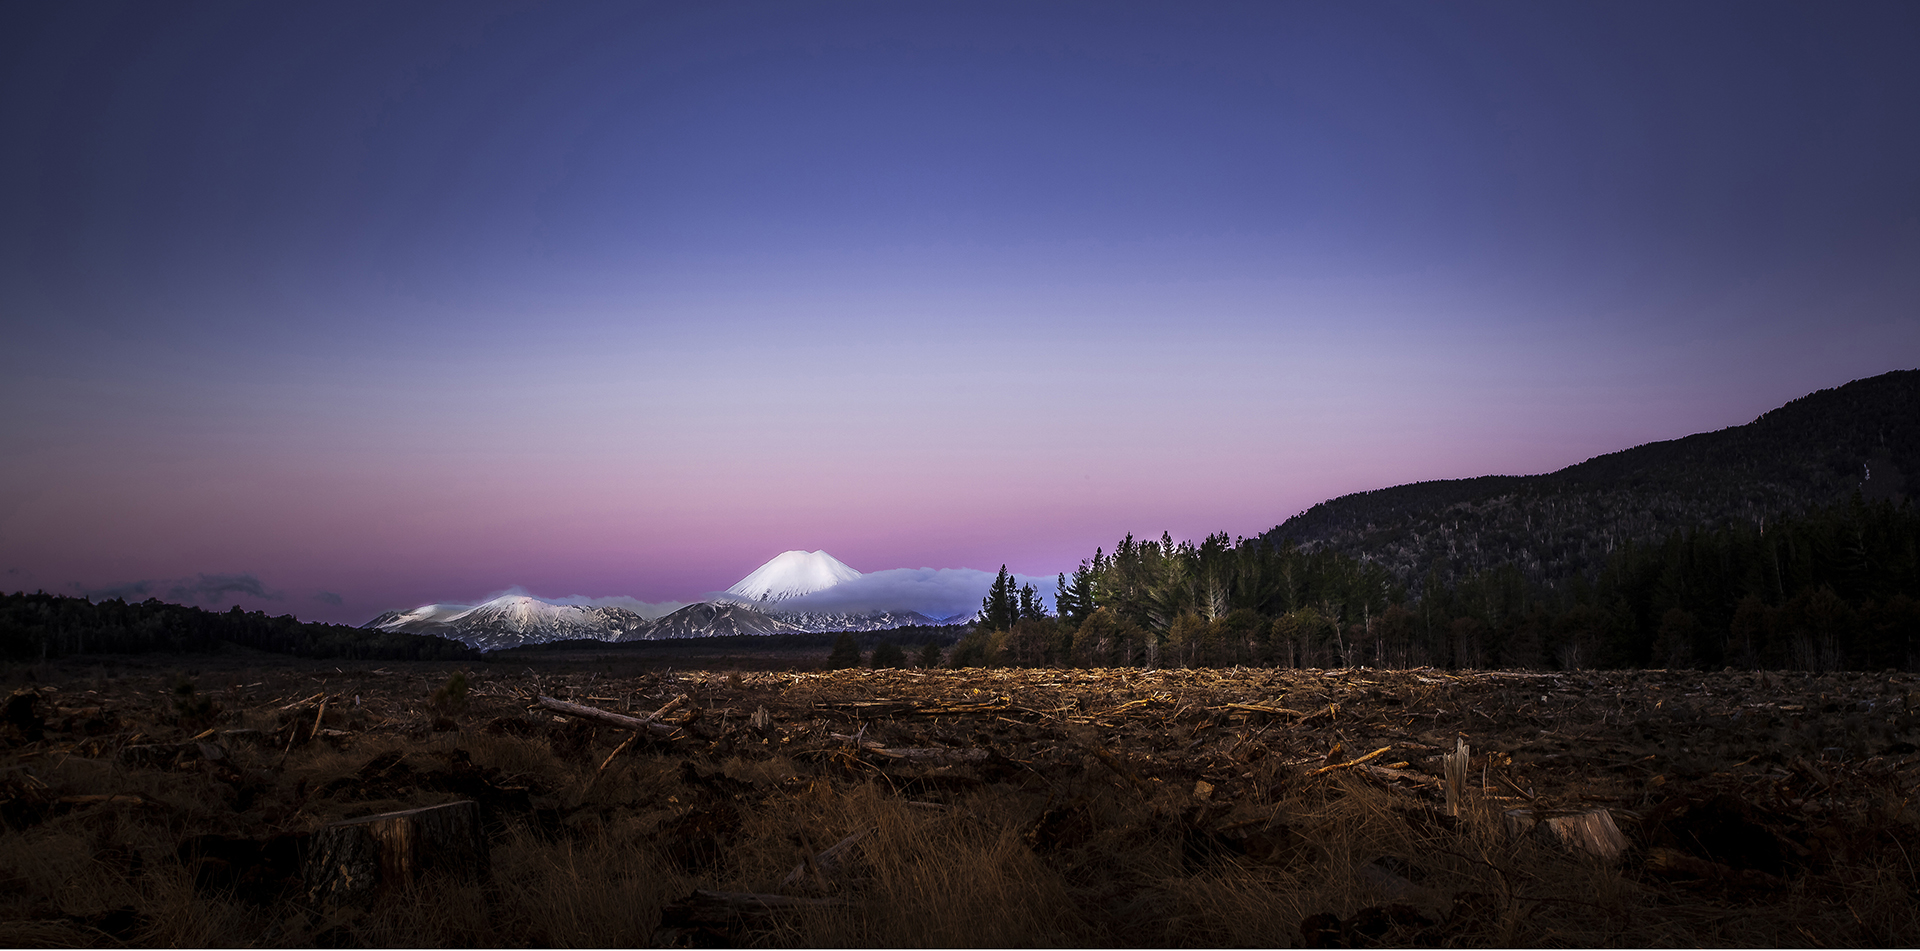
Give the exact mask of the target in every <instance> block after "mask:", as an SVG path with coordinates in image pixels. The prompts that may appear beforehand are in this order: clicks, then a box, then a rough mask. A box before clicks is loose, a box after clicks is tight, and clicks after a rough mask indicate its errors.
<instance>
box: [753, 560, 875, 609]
mask: <svg viewBox="0 0 1920 951" xmlns="http://www.w3.org/2000/svg"><path fill="white" fill-rule="evenodd" d="M858 577H860V572H858V571H855V570H853V569H852V568H849V567H847V565H846V564H845V563H844V562H842V561H840V559H838V558H835V557H833V556H832V555H829V554H827V553H826V552H824V551H816V552H812V553H808V552H804V551H783V552H781V553H780V554H778V555H775V556H774V557H773V560H772V561H769V562H767V563H766V564H764V565H761V566H760V567H758V568H755V569H754V570H753V573H752V574H750V575H748V576H746V577H745V578H742V579H740V581H739V583H737V584H735V585H734V586H733V587H731V588H728V589H727V593H728V594H730V595H733V596H734V597H736V598H740V599H741V600H743V601H779V600H783V599H785V598H797V597H799V596H800V595H803V594H812V593H813V592H815V591H822V590H825V589H827V588H831V587H833V586H834V585H837V584H839V583H841V582H842V581H852V580H853V579H855V578H858Z"/></svg>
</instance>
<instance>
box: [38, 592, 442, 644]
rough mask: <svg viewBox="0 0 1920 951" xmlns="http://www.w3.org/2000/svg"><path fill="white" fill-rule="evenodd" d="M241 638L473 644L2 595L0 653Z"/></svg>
mask: <svg viewBox="0 0 1920 951" xmlns="http://www.w3.org/2000/svg"><path fill="white" fill-rule="evenodd" d="M222 644H238V645H240V646H242V647H251V648H254V649H256V650H263V651H273V652H275V653H281V654H292V655H294V656H297V657H340V658H352V659H356V660H460V659H474V660H477V659H479V657H480V653H479V652H478V651H475V650H473V649H472V648H470V647H467V646H465V645H462V644H457V643H454V642H453V641H449V640H447V639H445V638H441V637H430V636H421V635H415V634H394V633H389V632H386V631H374V630H367V629H364V628H358V627H348V626H346V625H342V624H316V623H310V622H303V621H301V620H299V619H297V618H295V617H293V616H292V615H287V614H283V615H280V616H278V617H268V616H267V615H266V614H265V613H264V612H261V611H254V612H252V613H248V612H244V611H241V610H240V609H239V608H238V607H235V608H234V609H233V610H231V611H227V612H221V613H216V612H212V611H203V610H201V609H199V608H194V607H186V606H184V605H179V604H167V603H165V602H163V601H159V600H155V599H151V598H150V599H148V600H146V601H140V602H137V603H134V604H128V603H126V602H124V601H119V600H112V601H102V602H100V603H98V604H95V603H93V602H91V601H88V600H87V599H85V598H67V597H61V596H59V595H51V594H46V593H44V592H35V593H33V594H22V593H15V594H7V595H0V657H4V658H6V659H8V660H27V659H38V658H43V657H65V656H72V655H77V654H144V653H152V652H167V653H183V652H195V651H211V650H217V649H218V648H219V647H220V645H222Z"/></svg>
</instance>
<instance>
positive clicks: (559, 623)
mask: <svg viewBox="0 0 1920 951" xmlns="http://www.w3.org/2000/svg"><path fill="white" fill-rule="evenodd" d="M367 626H368V627H371V628H378V629H380V630H383V631H398V632H402V633H408V634H439V635H441V636H444V637H451V638H453V639H455V640H458V641H461V642H462V643H465V644H469V645H471V646H473V647H477V648H479V649H481V650H483V651H485V650H499V649H500V648H503V647H518V646H520V645H521V644H544V643H547V642H548V641H564V640H578V639H585V638H591V639H594V640H601V641H618V640H625V639H628V638H630V637H633V636H635V635H641V636H644V635H645V634H646V632H648V631H649V630H651V629H652V627H653V622H651V621H649V620H647V619H646V618H643V617H641V616H640V615H638V614H635V613H633V612H632V611H628V610H625V609H622V608H606V607H587V606H585V605H579V604H554V603H552V602H550V601H542V600H540V599H539V598H535V597H531V596H528V595H524V594H508V595H502V596H501V597H498V598H494V599H493V600H491V601H488V602H486V603H485V604H478V605H472V606H468V605H461V604H429V605H424V606H422V607H418V608H414V609H413V610H411V611H390V612H388V613H386V614H383V615H381V616H379V617H377V618H374V619H373V620H372V621H371V622H369V623H368V624H367Z"/></svg>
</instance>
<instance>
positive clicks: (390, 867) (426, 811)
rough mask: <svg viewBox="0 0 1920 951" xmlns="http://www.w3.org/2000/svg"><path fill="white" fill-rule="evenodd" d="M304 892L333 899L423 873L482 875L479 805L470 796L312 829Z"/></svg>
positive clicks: (369, 892) (344, 898)
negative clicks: (468, 798) (315, 830)
mask: <svg viewBox="0 0 1920 951" xmlns="http://www.w3.org/2000/svg"><path fill="white" fill-rule="evenodd" d="M306 865H307V869H306V871H307V875H306V879H307V883H308V888H307V894H308V897H310V898H312V899H313V900H314V901H316V902H331V903H339V902H343V901H352V900H357V899H360V898H365V897H369V896H371V895H373V894H375V893H376V892H378V891H380V890H383V889H387V888H394V887H398V886H402V885H405V884H408V883H410V882H414V881H418V880H419V878H420V876H422V875H424V874H426V873H428V872H442V873H450V874H453V875H457V876H461V877H465V878H469V879H477V878H480V877H482V876H484V875H486V873H487V866H488V855H487V840H486V837H485V836H483V835H482V834H481V832H480V804H479V803H477V802H473V801H472V800H466V801H462V802H450V803H447V804H446V805H443V806H426V807H424V808H420V809H408V810H405V811H403V812H388V813H383V814H381V815H377V816H366V817H364V818H360V819H349V820H347V821H345V822H336V823H333V824H332V825H329V826H326V827H324V828H322V829H321V830H320V831H319V832H316V833H314V836H313V843H312V846H311V847H310V849H309V851H308V853H307V863H306Z"/></svg>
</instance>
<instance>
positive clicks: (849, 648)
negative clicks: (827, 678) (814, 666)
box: [827, 631, 860, 670]
mask: <svg viewBox="0 0 1920 951" xmlns="http://www.w3.org/2000/svg"><path fill="white" fill-rule="evenodd" d="M827 666H828V667H831V668H833V669H834V670H842V669H845V668H848V667H858V666H860V644H859V642H857V641H855V640H854V639H853V634H852V633H851V632H849V631H841V632H840V636H839V637H836V638H834V640H833V652H832V653H830V654H828V655H827Z"/></svg>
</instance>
